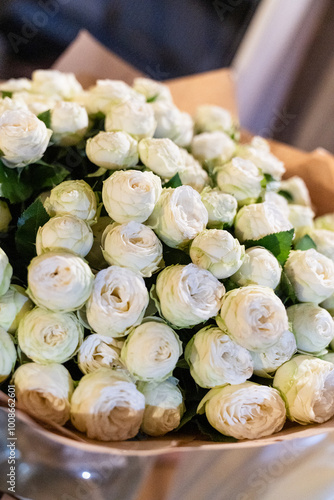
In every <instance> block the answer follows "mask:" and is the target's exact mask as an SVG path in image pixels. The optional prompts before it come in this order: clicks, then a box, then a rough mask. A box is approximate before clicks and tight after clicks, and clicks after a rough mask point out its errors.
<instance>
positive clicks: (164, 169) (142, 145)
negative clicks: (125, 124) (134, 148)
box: [138, 138, 183, 179]
mask: <svg viewBox="0 0 334 500" xmlns="http://www.w3.org/2000/svg"><path fill="white" fill-rule="evenodd" d="M138 151H139V156H140V159H141V161H142V162H143V164H144V165H145V166H146V167H147V168H149V169H150V170H152V172H154V173H155V174H157V175H159V176H160V177H163V178H166V179H170V178H171V177H173V176H174V175H175V174H176V173H177V172H179V171H180V170H181V168H182V165H183V163H182V156H181V152H180V148H179V147H178V146H177V145H176V144H174V142H173V141H171V140H170V139H166V138H165V139H152V138H151V139H142V140H141V141H140V142H139V144H138Z"/></svg>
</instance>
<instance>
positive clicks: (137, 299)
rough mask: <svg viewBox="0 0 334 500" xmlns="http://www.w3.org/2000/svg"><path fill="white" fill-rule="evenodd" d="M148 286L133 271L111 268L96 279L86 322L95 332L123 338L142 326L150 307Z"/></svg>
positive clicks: (103, 271)
mask: <svg viewBox="0 0 334 500" xmlns="http://www.w3.org/2000/svg"><path fill="white" fill-rule="evenodd" d="M148 302H149V296H148V291H147V289H146V286H145V282H144V280H143V278H142V277H141V276H139V274H137V273H134V272H133V271H132V270H131V269H126V268H123V267H118V266H110V267H108V268H107V269H103V270H102V271H99V272H98V273H97V275H96V276H95V282H94V287H93V291H92V294H91V296H90V298H89V300H88V302H87V306H86V314H87V320H88V323H89V324H90V326H91V327H92V329H93V330H95V331H96V332H97V333H98V334H100V335H103V336H107V337H124V336H125V335H127V333H128V330H129V328H130V327H132V326H134V325H138V324H140V322H141V320H142V319H143V317H144V313H145V310H146V308H147V306H148Z"/></svg>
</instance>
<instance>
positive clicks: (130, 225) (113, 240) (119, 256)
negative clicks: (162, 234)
mask: <svg viewBox="0 0 334 500" xmlns="http://www.w3.org/2000/svg"><path fill="white" fill-rule="evenodd" d="M102 249H103V256H104V258H105V259H106V261H107V262H108V264H110V265H116V266H121V267H128V268H129V269H132V270H133V271H135V272H137V273H138V274H140V275H141V276H143V277H144V278H149V277H150V276H152V274H153V273H154V272H156V271H158V270H159V269H160V268H161V266H162V243H161V241H160V240H159V238H158V237H157V236H156V235H155V233H154V232H153V231H152V229H150V228H149V227H147V226H145V225H144V224H140V223H139V222H135V221H130V222H127V223H126V224H117V223H114V224H111V225H110V226H107V227H106V229H105V231H104V233H103V236H102Z"/></svg>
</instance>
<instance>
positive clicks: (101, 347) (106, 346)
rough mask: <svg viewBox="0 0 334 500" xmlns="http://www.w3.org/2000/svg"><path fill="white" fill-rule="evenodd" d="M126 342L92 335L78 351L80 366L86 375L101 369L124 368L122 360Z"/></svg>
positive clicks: (95, 334)
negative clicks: (122, 351) (121, 355)
mask: <svg viewBox="0 0 334 500" xmlns="http://www.w3.org/2000/svg"><path fill="white" fill-rule="evenodd" d="M123 344H124V341H122V340H118V339H114V338H111V337H103V336H101V335H98V334H97V333H92V334H91V335H88V337H86V338H85V340H84V341H83V343H82V344H81V346H80V348H79V351H78V365H79V368H80V370H81V371H82V373H84V374H85V375H86V374H87V373H91V372H93V371H95V370H98V369H99V368H103V367H105V368H116V369H117V368H124V366H123V363H122V362H121V360H120V354H121V349H122V347H123Z"/></svg>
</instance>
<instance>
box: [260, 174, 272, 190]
mask: <svg viewBox="0 0 334 500" xmlns="http://www.w3.org/2000/svg"><path fill="white" fill-rule="evenodd" d="M274 181H275V179H274V177H273V176H272V175H271V174H263V179H262V181H261V187H262V188H266V187H267V185H268V184H269V183H270V182H274Z"/></svg>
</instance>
